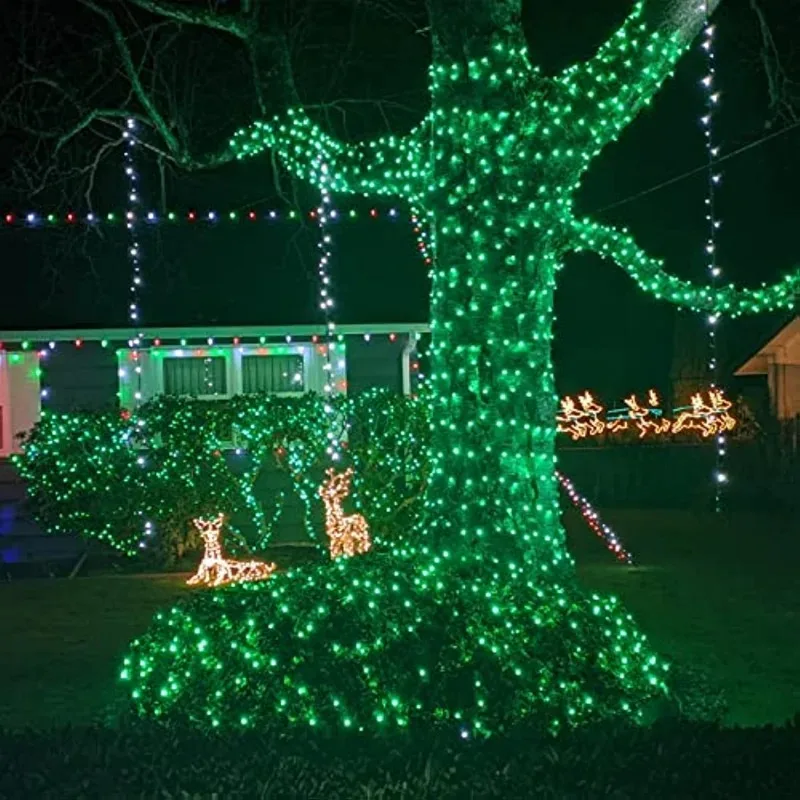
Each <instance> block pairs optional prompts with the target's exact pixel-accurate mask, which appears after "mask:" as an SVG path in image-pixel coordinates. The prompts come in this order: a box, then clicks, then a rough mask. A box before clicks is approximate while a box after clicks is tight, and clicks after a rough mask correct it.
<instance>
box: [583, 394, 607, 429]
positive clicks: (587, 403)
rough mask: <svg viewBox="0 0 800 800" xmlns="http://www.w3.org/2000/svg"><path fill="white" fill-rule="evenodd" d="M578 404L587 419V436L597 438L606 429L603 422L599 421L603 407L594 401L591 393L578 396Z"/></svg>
mask: <svg viewBox="0 0 800 800" xmlns="http://www.w3.org/2000/svg"><path fill="white" fill-rule="evenodd" d="M578 402H579V403H580V404H581V409H582V410H583V413H584V414H586V416H587V417H588V419H589V422H588V425H589V434H590V435H591V436H599V435H600V434H601V433H602V432H603V431H604V430H605V429H606V424H605V422H603V420H601V419H600V415H601V414H602V413H603V406H601V405H600V403H598V402H597V401H596V400H595V399H594V397H593V396H592V394H591V392H584V393H583V394H581V395H578Z"/></svg>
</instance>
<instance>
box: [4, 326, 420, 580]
mask: <svg viewBox="0 0 800 800" xmlns="http://www.w3.org/2000/svg"><path fill="white" fill-rule="evenodd" d="M427 332H428V326H427V325H425V324H406V325H387V324H376V325H341V326H338V327H337V329H336V341H335V343H334V347H333V348H332V351H333V352H332V356H333V357H332V359H331V362H330V365H331V368H332V370H333V376H334V377H333V385H334V391H337V392H347V393H354V392H359V391H363V390H366V389H370V388H379V387H381V388H387V389H390V390H392V391H396V392H398V393H400V392H402V393H404V394H409V393H412V392H414V391H415V390H416V384H417V375H418V372H417V369H418V361H417V357H416V356H417V345H418V342H419V339H420V337H421V336H422V335H424V334H425V333H427ZM141 333H142V345H141V347H140V348H139V351H138V356H137V357H136V358H135V359H134V357H133V352H132V349H131V347H130V337H131V335H132V334H131V331H130V330H129V329H67V330H32V331H1V332H0V564H5V565H6V566H5V567H4V569H9V566H8V565H14V567H13V568H14V570H15V571H16V570H18V569H20V568H21V569H23V571H30V570H31V569H33V570H34V571H35V570H37V569H45V570H50V569H54V568H55V566H54V565H56V564H59V565H61V566H60V569H63V568H64V565H67V566H69V565H70V564H72V563H75V561H76V560H77V559H78V558H79V556H80V554H81V552H82V551H83V545H82V544H81V543H80V541H79V540H78V539H77V538H76V537H66V536H48V535H45V534H44V533H43V531H41V530H40V529H39V527H38V525H36V523H35V522H34V520H32V519H31V518H30V517H29V516H28V513H27V510H26V505H25V487H24V485H23V484H22V482H21V481H20V479H19V476H18V475H17V474H16V471H15V470H14V468H13V465H12V463H11V462H10V461H9V458H8V457H9V456H11V455H12V454H14V453H17V452H19V451H20V436H21V435H22V434H24V433H25V432H26V431H28V430H30V428H31V427H32V426H33V425H35V424H36V422H37V420H38V419H39V418H40V415H41V412H42V410H43V409H52V410H55V411H102V410H108V409H115V408H119V409H131V408H133V406H134V405H135V404H137V403H139V402H146V401H147V400H149V399H151V398H153V397H155V396H157V395H160V394H172V395H179V396H191V397H198V398H201V399H202V398H208V399H209V400H213V399H222V398H226V397H231V396H233V395H236V394H240V393H251V392H267V393H272V394H278V395H283V396H292V395H299V394H303V393H305V392H322V391H323V390H324V387H325V384H326V369H325V367H326V365H327V363H328V357H327V354H326V348H325V343H326V342H325V326H323V325H294V326H292V325H289V326H271V327H253V326H242V327H221V326H216V327H203V328H200V327H184V328H178V327H164V328H158V329H155V328H151V329H145V330H143V331H142V332H141ZM137 367H138V370H137ZM281 480H284V481H285V480H286V478H285V476H283V474H282V473H280V472H279V471H277V470H273V471H269V470H267V472H266V473H265V475H264V479H263V481H262V484H263V485H260V486H259V491H260V493H262V494H263V495H264V496H267V497H269V496H273V495H274V494H275V493H276V492H277V491H278V490H279V489H280V487H279V486H278V485H277V484H278V482H280V481H281ZM304 513H305V512H304V509H303V506H302V503H301V502H300V500H299V499H298V497H297V496H295V495H294V493H290V494H289V495H288V499H287V500H286V502H285V505H284V512H283V514H282V517H281V525H280V530H279V531H278V532H277V533H276V540H275V541H276V543H296V542H298V541H301V542H302V541H304V540H306V534H305V522H304Z"/></svg>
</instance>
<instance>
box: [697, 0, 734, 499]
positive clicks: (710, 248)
mask: <svg viewBox="0 0 800 800" xmlns="http://www.w3.org/2000/svg"><path fill="white" fill-rule="evenodd" d="M704 9H705V14H706V23H705V26H704V28H703V38H702V42H701V45H700V46H701V48H702V50H703V52H704V54H705V57H706V73H705V75H704V76H703V79H702V80H701V82H700V83H701V86H702V87H703V91H704V94H705V113H704V115H703V117H702V118H701V122H702V126H703V135H704V137H705V145H706V154H707V157H708V170H707V176H708V188H707V195H706V200H705V205H706V221H707V223H708V238H707V240H706V245H705V254H706V268H707V271H708V277H709V281H710V283H711V285H712V286H713V287H714V288H715V289H716V288H717V286H718V285H719V282H720V278H721V276H722V269H721V267H720V266H719V261H718V256H717V232H718V230H719V228H720V226H721V224H722V221H721V220H720V218H719V216H718V214H717V202H716V191H717V187H718V186H719V183H720V181H721V179H722V176H721V174H720V173H719V169H718V164H717V161H718V159H719V152H720V148H719V146H718V145H717V143H716V141H715V138H714V132H715V131H714V122H715V119H714V115H715V113H716V110H717V108H718V106H719V99H720V92H719V90H718V88H717V81H716V72H717V70H716V56H715V52H714V35H715V33H716V27H715V26H714V25H713V24H712V23H711V20H710V8H709V3H708V0H704ZM719 322H720V315H719V314H711V315H709V317H708V352H709V355H708V371H709V373H710V378H711V386H712V388H714V389H716V388H717V385H718V381H719V352H718V349H719V348H718V344H719ZM726 445H727V442H726V437H725V434H724V433H722V434H718V435H717V436H716V437H715V446H716V454H715V465H714V510H715V511H720V510H721V509H722V494H723V487H724V485H725V483H727V480H728V474H727V472H726V471H725V455H726Z"/></svg>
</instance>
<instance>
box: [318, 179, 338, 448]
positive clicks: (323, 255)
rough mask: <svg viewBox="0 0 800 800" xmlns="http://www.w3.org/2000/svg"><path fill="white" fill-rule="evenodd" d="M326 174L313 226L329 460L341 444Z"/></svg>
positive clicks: (332, 215) (331, 210) (332, 212)
mask: <svg viewBox="0 0 800 800" xmlns="http://www.w3.org/2000/svg"><path fill="white" fill-rule="evenodd" d="M329 182H330V175H329V172H328V165H327V164H324V163H323V164H321V165H320V204H319V208H318V209H317V223H318V225H319V232H320V239H319V243H318V245H317V247H318V248H319V251H320V255H319V261H318V262H317V278H318V280H319V307H320V310H321V311H322V313H323V315H324V317H325V363H324V364H323V369H324V371H325V384H324V393H325V394H324V396H325V399H326V403H325V413H326V414H327V415H328V418H329V422H330V424H329V426H328V433H327V436H328V445H327V447H326V452H327V454H328V456H329V457H330V459H331V460H332V461H334V462H335V461H338V460H339V458H340V457H341V447H342V442H341V438H340V435H339V433H338V432H337V430H338V427H339V426H338V419H337V412H336V407H335V405H334V403H333V398H334V394H335V391H336V376H335V373H334V350H335V349H336V323H335V322H334V320H333V308H334V301H333V296H332V293H331V276H330V263H331V258H332V257H333V252H332V248H333V244H332V236H331V233H330V231H329V230H328V223H329V222H330V220H331V219H335V218H336V216H337V212H336V209H335V208H333V200H332V198H331V193H330V188H329Z"/></svg>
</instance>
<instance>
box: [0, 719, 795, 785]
mask: <svg viewBox="0 0 800 800" xmlns="http://www.w3.org/2000/svg"><path fill="white" fill-rule="evenodd" d="M798 748H800V731H799V730H798V727H797V726H796V725H789V726H786V727H784V728H780V729H776V728H763V729H747V730H721V729H719V728H717V727H714V726H709V725H696V724H687V723H682V724H662V725H656V726H654V727H652V728H650V729H641V728H630V727H625V726H619V725H614V726H603V727H592V728H587V729H585V730H581V731H577V732H573V733H571V734H569V735H562V736H560V737H558V738H556V739H542V738H540V737H538V736H537V735H536V734H535V733H533V732H530V731H528V730H526V729H517V730H515V731H514V733H513V735H509V736H503V737H498V738H493V739H490V740H488V741H481V742H478V741H463V740H460V739H453V738H452V737H448V738H442V737H436V736H433V735H430V734H419V733H418V734H416V735H415V736H414V737H413V738H412V737H408V736H404V737H394V738H392V737H386V738H367V737H363V736H362V737H358V736H356V737H354V736H352V735H350V736H342V735H340V736H338V737H336V738H335V739H326V738H323V737H320V736H315V735H312V734H311V732H307V731H304V732H303V733H302V734H301V735H299V736H295V737H293V738H292V737H286V736H284V735H283V733H282V732H281V731H280V730H272V729H267V730H264V731H260V732H257V733H256V732H249V733H248V732H245V733H241V732H240V733H238V734H227V735H224V736H220V735H213V734H209V733H202V732H198V731H187V730H184V729H182V728H162V727H158V726H137V727H133V728H124V729H121V730H113V729H109V728H89V729H58V730H54V731H50V732H44V733H0V796H2V797H7V798H29V797H36V798H42V800H47V799H48V798H54V799H55V798H58V800H65V799H66V798H79V797H80V798H84V797H105V798H117V797H140V798H160V799H161V800H163V798H194V797H197V798H199V797H202V798H208V797H214V796H216V797H224V798H226V799H227V798H231V799H235V798H250V797H262V798H275V800H291V799H292V798H303V799H304V800H312V799H313V798H325V800H351V798H357V797H364V798H367V797H373V798H380V800H400V799H401V798H403V799H404V800H408V799H409V798H412V799H413V800H462V798H491V797H496V798H504V799H509V798H523V797H524V798H546V799H547V800H563V798H597V797H616V798H647V800H661V799H664V800H674V799H675V798H687V800H688V799H689V798H698V799H699V798H703V800H709V799H710V798H726V800H737V799H738V798H754V797H769V798H775V799H776V800H777V799H779V798H790V797H794V796H796V769H795V762H796V753H797V751H798Z"/></svg>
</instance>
